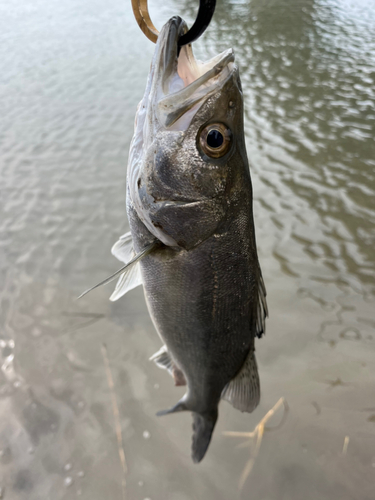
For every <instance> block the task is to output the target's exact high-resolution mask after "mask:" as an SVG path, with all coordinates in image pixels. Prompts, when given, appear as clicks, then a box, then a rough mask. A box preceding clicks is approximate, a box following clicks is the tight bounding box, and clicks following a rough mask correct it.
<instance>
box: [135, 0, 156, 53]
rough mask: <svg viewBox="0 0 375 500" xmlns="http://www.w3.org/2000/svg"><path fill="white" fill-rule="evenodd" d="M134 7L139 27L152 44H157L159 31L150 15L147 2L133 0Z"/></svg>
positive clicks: (145, 0) (144, 0)
mask: <svg viewBox="0 0 375 500" xmlns="http://www.w3.org/2000/svg"><path fill="white" fill-rule="evenodd" d="M132 7H133V12H134V16H135V19H136V21H137V23H138V25H139V27H140V28H141V30H142V31H143V33H144V34H145V35H146V36H147V38H148V39H149V40H151V42H154V43H156V41H157V39H158V35H159V31H158V30H157V29H156V28H155V26H154V24H153V22H152V21H151V18H150V14H149V13H148V5H147V0H132Z"/></svg>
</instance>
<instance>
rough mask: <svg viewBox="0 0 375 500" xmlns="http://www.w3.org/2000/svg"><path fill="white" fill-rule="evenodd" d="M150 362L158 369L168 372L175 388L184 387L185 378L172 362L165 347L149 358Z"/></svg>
mask: <svg viewBox="0 0 375 500" xmlns="http://www.w3.org/2000/svg"><path fill="white" fill-rule="evenodd" d="M150 361H154V363H155V364H156V365H157V366H158V367H159V368H164V369H165V370H168V372H169V373H170V374H171V375H172V377H173V379H174V383H175V385H176V386H181V385H186V379H185V376H184V374H183V372H182V370H180V368H178V366H177V365H176V363H175V362H174V361H173V360H172V358H171V356H170V354H169V352H168V349H167V346H165V345H163V347H162V348H161V349H159V350H158V352H156V353H155V354H153V355H152V356H151V358H150Z"/></svg>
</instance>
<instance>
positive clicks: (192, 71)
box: [128, 17, 248, 245]
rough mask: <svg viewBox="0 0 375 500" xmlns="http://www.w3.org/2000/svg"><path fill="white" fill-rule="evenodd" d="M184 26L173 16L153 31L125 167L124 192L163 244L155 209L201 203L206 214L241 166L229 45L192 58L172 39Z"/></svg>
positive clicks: (239, 110) (239, 104) (239, 108)
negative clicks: (149, 61) (152, 51)
mask: <svg viewBox="0 0 375 500" xmlns="http://www.w3.org/2000/svg"><path fill="white" fill-rule="evenodd" d="M187 29H188V28H187V25H186V23H185V22H184V21H183V20H182V19H181V18H180V17H173V18H171V19H170V20H169V21H168V22H167V23H166V24H165V25H164V27H163V28H162V30H161V32H160V34H159V37H158V41H157V45H156V48H155V54H154V57H153V61H152V64H151V69H150V74H149V77H148V82H147V86H146V91H145V95H144V97H143V99H142V101H141V103H140V104H139V107H138V111H137V116H136V125H135V134H134V137H133V141H132V145H131V150H130V157H129V167H128V187H129V194H130V197H131V200H132V202H133V204H134V207H135V209H136V211H137V213H138V216H139V217H140V219H141V220H142V222H143V223H144V224H145V225H146V226H147V228H148V229H149V230H150V231H151V232H152V233H153V234H154V235H155V236H156V237H158V238H159V239H160V240H161V241H163V242H164V243H165V244H168V245H175V244H176V241H175V239H174V238H173V237H171V236H170V232H169V234H166V233H165V231H163V228H161V227H158V225H160V224H156V225H155V217H154V215H155V213H156V212H157V211H158V210H160V209H161V208H162V209H163V210H164V211H165V209H166V207H168V206H176V204H179V206H182V205H183V204H185V205H186V204H190V205H191V204H194V203H205V205H204V206H205V211H206V215H207V213H208V212H207V208H209V206H210V202H211V200H214V199H218V197H220V196H221V195H223V194H224V193H225V191H226V190H227V189H228V183H229V184H230V182H231V180H233V178H234V177H235V173H236V171H237V170H238V168H239V166H240V168H245V169H246V168H247V170H248V163H247V156H246V149H245V140H244V129H243V98H242V88H241V83H240V78H239V71H238V68H237V66H236V65H235V64H234V52H233V50H232V49H228V50H226V51H224V52H223V53H221V54H219V55H217V56H215V57H214V58H212V59H211V60H209V61H207V62H200V61H198V60H196V59H195V57H194V54H193V51H192V47H191V44H188V45H185V46H182V47H181V49H180V50H179V47H178V39H179V38H180V37H181V36H182V35H183V34H184V33H186V32H187ZM229 187H230V186H229ZM211 205H212V207H213V206H214V205H215V210H212V214H211V215H212V217H211V218H215V220H216V219H219V218H220V217H222V212H223V211H222V210H221V209H220V210H217V206H216V204H215V203H213V204H212V203H211ZM202 206H203V205H202ZM179 212H181V209H180V210H179ZM185 212H186V213H187V212H188V210H187V209H186V210H185ZM186 216H187V217H188V215H186ZM216 222H217V221H216ZM216 222H212V223H211V224H210V227H213V226H214V225H215V224H216Z"/></svg>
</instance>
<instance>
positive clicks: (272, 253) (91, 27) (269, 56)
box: [0, 0, 375, 500]
mask: <svg viewBox="0 0 375 500" xmlns="http://www.w3.org/2000/svg"><path fill="white" fill-rule="evenodd" d="M150 3H151V12H152V15H153V18H154V22H155V24H156V25H157V26H159V27H160V26H161V25H162V23H163V22H164V21H166V20H167V19H168V18H169V17H170V16H171V15H174V14H180V15H182V17H184V18H185V19H186V20H187V21H188V22H190V23H191V21H192V20H193V18H194V15H195V4H196V3H197V2H191V1H189V2H188V1H187V0H185V1H183V2H181V1H180V2H177V0H175V1H173V0H165V1H164V2H156V0H153V1H151V2H150ZM161 4H162V5H161ZM192 5H193V6H194V8H193V6H192ZM374 33H375V2H374V1H373V0H350V1H349V0H315V1H314V0H298V1H297V0H251V1H246V0H243V1H237V2H234V1H232V2H230V1H224V0H219V1H218V7H217V11H216V13H215V18H214V21H213V23H212V25H211V26H210V28H209V30H208V32H207V33H206V35H205V36H204V38H203V39H202V40H200V41H199V42H198V43H197V44H196V45H197V47H196V52H197V54H198V55H199V56H201V58H208V57H209V56H212V55H214V54H216V53H217V52H218V51H219V50H224V49H226V48H228V47H234V48H235V50H236V57H237V62H238V63H239V64H240V67H241V75H242V82H243V87H244V95H245V105H246V135H247V146H248V155H249V159H250V162H251V172H252V178H253V185H254V209H255V224H256V230H257V243H258V248H259V255H260V261H261V265H262V269H263V274H264V277H265V282H266V285H267V289H268V304H269V309H270V315H271V316H270V319H269V321H268V323H267V335H266V337H265V338H263V339H261V340H259V341H258V342H257V356H258V360H259V370H260V376H261V384H262V401H261V404H260V406H259V408H258V409H257V410H256V411H255V412H254V413H253V414H251V415H247V414H241V413H240V412H237V411H235V410H233V409H232V408H231V407H230V406H229V405H228V404H226V403H223V404H222V405H221V407H220V419H219V423H218V426H217V428H216V431H215V435H214V438H213V441H212V444H211V446H210V449H209V451H208V453H207V456H206V457H205V459H204V461H203V462H202V463H201V464H199V465H194V464H193V463H192V462H191V459H190V442H191V417H190V415H188V414H186V415H185V414H180V415H172V416H169V417H164V418H157V417H156V416H155V413H156V411H157V410H160V409H164V408H168V407H169V406H171V405H172V404H174V403H175V402H176V401H177V400H178V398H179V396H180V395H181V393H182V392H183V390H180V389H177V388H174V387H173V383H172V381H171V379H170V377H169V375H168V374H167V373H166V372H164V371H161V370H159V369H158V368H157V367H156V366H154V364H153V363H151V362H149V361H148V358H149V357H150V356H151V355H152V354H153V353H154V352H155V351H156V350H157V349H158V348H159V347H160V345H161V344H160V340H159V339H158V337H157V335H156V333H155V331H154V329H153V326H152V324H151V321H150V319H149V317H148V314H147V311H146V307H145V302H144V299H143V294H142V290H141V289H140V288H138V289H136V290H134V291H132V292H130V293H129V294H128V295H127V296H126V297H124V298H123V299H122V300H120V301H118V302H116V303H110V302H109V301H108V297H109V295H110V293H111V290H112V288H113V287H112V285H109V286H108V287H104V288H102V289H98V290H97V291H95V292H93V293H92V294H90V295H88V296H87V297H85V298H84V299H82V300H81V301H76V300H75V297H76V296H77V295H78V294H79V293H80V292H81V291H83V290H84V289H86V288H87V287H88V286H90V285H92V284H94V283H95V282H97V281H99V280H101V279H103V278H104V277H106V276H107V275H108V274H110V273H111V272H113V271H114V270H116V269H117V268H118V262H117V261H116V260H115V259H114V258H113V257H112V256H111V255H110V248H111V246H112V244H113V243H114V242H115V241H116V239H117V237H118V236H119V235H120V234H123V233H124V232H126V231H127V229H128V224H127V220H126V215H125V176H126V160H127V151H128V147H129V142H130V139H131V136H132V129H133V119H134V114H135V109H136V105H137V102H138V101H139V99H140V98H141V96H142V93H143V89H144V86H145V83H146V76H147V71H148V67H149V63H150V58H151V54H152V51H153V45H152V44H151V43H150V42H148V41H147V40H146V38H145V37H144V36H143V35H142V33H141V31H140V30H139V28H138V26H137V25H136V24H135V22H134V20H133V16H132V13H131V10H130V2H129V1H125V0H121V1H120V0H113V1H107V2H104V1H101V0H90V1H88V0H87V1H85V0H82V1H80V2H77V1H76V0H64V1H63V2H61V1H57V0H50V1H47V0H33V2H28V3H26V2H24V3H21V2H18V1H16V0H8V1H7V2H3V3H2V4H1V5H0V61H1V71H0V116H1V120H0V150H1V159H0V162H1V171H0V172H1V173H0V176H1V177H0V179H1V184H0V188H1V219H0V252H1V253H0V256H1V258H0V279H1V284H2V286H1V291H0V314H1V322H0V355H1V359H0V364H1V368H2V371H1V372H0V416H1V417H0V492H1V494H0V496H1V495H3V498H5V499H7V500H24V499H25V500H26V499H27V500H49V499H50V500H61V499H69V500H70V499H74V498H76V497H77V498H82V499H87V500H88V499H90V500H99V499H100V500H101V499H103V498H106V499H111V500H117V499H119V500H121V499H122V498H123V497H122V469H121V463H120V460H119V456H118V450H117V441H116V434H115V424H114V417H113V411H112V402H111V393H110V391H109V388H108V383H107V378H106V371H105V365H104V361H103V356H102V351H101V345H102V344H103V343H106V345H107V350H108V359H109V363H110V366H111V370H112V373H113V379H114V384H115V390H116V396H117V400H118V406H119V412H120V423H121V428H122V433H123V444H124V450H125V455H126V460H127V464H128V473H127V475H126V483H127V484H126V493H127V498H128V500H129V499H130V500H133V499H134V500H137V499H140V500H144V499H151V500H188V499H189V500H190V499H194V500H195V499H199V500H219V499H220V500H222V499H225V500H227V499H235V498H238V499H245V498H246V499H249V498H251V499H252V500H300V499H302V498H303V499H304V500H317V499H319V500H326V499H327V500H328V499H329V500H336V499H340V500H353V499H360V500H370V499H371V500H373V498H374V490H375V479H374V478H375V357H374V354H375V313H374V310H375V286H374V267H375V255H374V245H375V201H374V195H375V174H374V171H375V170H374V167H375V143H374V132H375V130H374V128H375V127H374V124H375V109H374V108H375V37H374ZM280 397H285V399H286V401H287V403H288V405H289V412H288V413H287V415H286V418H285V419H284V420H283V419H282V411H281V410H279V411H278V412H277V414H276V415H275V416H274V417H273V418H272V420H270V421H269V422H268V426H270V427H276V429H274V430H273V431H272V432H266V433H265V435H264V437H263V441H262V444H261V448H260V450H259V454H258V456H257V458H256V460H255V464H254V468H253V470H252V472H251V474H250V476H249V477H248V479H247V481H246V483H245V485H244V487H243V489H242V491H239V490H238V481H239V478H240V475H241V472H242V470H243V469H244V467H245V464H246V463H247V461H248V459H249V457H250V456H251V450H250V449H249V448H248V447H247V448H237V447H236V446H237V444H238V443H240V442H243V439H241V438H229V437H225V436H223V434H222V433H223V431H225V430H231V431H252V430H253V429H254V427H255V426H256V424H257V423H258V422H259V420H260V419H261V418H262V417H263V416H264V415H265V413H266V412H267V411H268V410H269V409H270V408H271V407H273V405H274V404H275V403H276V402H277V401H278V399H279V398H280ZM280 421H281V426H278V424H279V422H280ZM346 436H347V437H348V438H349V441H348V439H346V445H345V446H344V440H345V437H346Z"/></svg>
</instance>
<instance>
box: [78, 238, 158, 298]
mask: <svg viewBox="0 0 375 500" xmlns="http://www.w3.org/2000/svg"><path fill="white" fill-rule="evenodd" d="M159 246H160V242H159V241H157V240H155V241H154V242H153V243H150V244H149V245H147V246H146V247H145V248H144V249H143V250H142V251H141V252H139V253H138V254H137V255H136V256H135V257H133V258H132V259H131V261H130V262H128V263H127V264H125V266H123V267H122V268H121V269H119V270H118V271H116V272H115V273H114V274H112V275H111V276H109V277H108V278H106V279H105V280H103V281H101V282H100V283H98V284H97V285H95V286H93V287H91V288H89V289H88V290H86V291H85V292H83V293H81V295H80V296H79V297H77V298H78V299H80V298H81V297H83V296H84V295H86V294H87V293H89V292H91V290H95V288H98V287H99V286H102V285H106V284H107V283H110V282H111V281H113V280H114V279H116V278H117V276H118V275H119V274H123V273H124V274H125V273H129V271H130V270H131V268H132V266H134V265H135V264H137V263H138V262H139V261H140V260H141V259H143V258H144V257H146V255H148V254H150V253H151V252H152V251H153V250H155V249H156V248H158V247H159Z"/></svg>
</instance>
